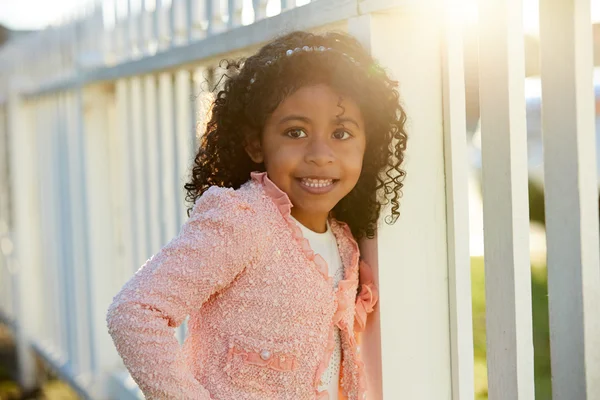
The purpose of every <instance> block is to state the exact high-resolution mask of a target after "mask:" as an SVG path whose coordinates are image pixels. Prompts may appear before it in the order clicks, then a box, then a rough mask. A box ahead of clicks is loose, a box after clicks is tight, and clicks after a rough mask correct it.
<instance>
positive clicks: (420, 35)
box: [348, 8, 452, 400]
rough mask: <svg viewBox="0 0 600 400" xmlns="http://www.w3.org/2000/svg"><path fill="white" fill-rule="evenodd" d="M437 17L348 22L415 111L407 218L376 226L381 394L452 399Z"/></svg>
mask: <svg viewBox="0 0 600 400" xmlns="http://www.w3.org/2000/svg"><path fill="white" fill-rule="evenodd" d="M440 16H441V13H437V14H436V13H431V11H430V10H419V9H418V8H412V9H406V10H403V11H402V12H397V13H393V12H390V13H385V14H384V13H381V14H373V15H370V16H369V15H366V16H363V17H360V18H357V19H351V20H350V21H349V23H348V30H349V33H351V34H353V35H356V36H357V37H358V38H359V39H360V40H361V42H362V43H363V44H365V45H366V46H367V48H370V49H371V53H372V54H373V56H374V57H375V58H377V60H379V62H380V63H381V64H382V65H384V66H385V67H386V69H388V70H389V71H390V73H391V74H392V77H393V78H394V79H397V80H399V81H400V82H401V86H400V88H401V96H402V101H403V104H405V107H406V112H407V114H408V115H409V116H410V124H409V125H408V127H407V128H408V136H409V141H408V150H407V153H406V159H405V161H406V164H405V165H404V169H405V170H406V171H407V176H406V179H405V181H404V182H405V188H404V195H403V197H402V200H401V208H400V212H401V216H400V218H399V220H398V221H397V222H396V224H395V225H391V226H390V225H387V224H385V223H383V222H382V223H381V228H380V231H379V232H378V245H377V247H378V257H377V258H378V267H377V269H378V271H379V272H378V273H379V289H380V303H379V313H380V315H381V346H382V348H381V351H382V369H383V375H382V379H383V393H382V394H383V397H382V398H383V399H436V400H442V399H450V398H451V397H452V378H451V370H450V368H449V366H450V365H451V360H450V353H451V352H450V338H449V332H450V322H449V293H448V256H447V248H446V246H447V244H446V243H447V242H446V241H447V239H446V234H447V232H446V192H445V180H444V132H443V118H442V117H443V112H442V110H443V108H442V83H443V82H442V74H441V71H442V58H441V54H442V47H441V34H442V30H441V28H442V26H443V25H442V24H443V20H441V19H440ZM390 37H393V38H394V40H389V38H390ZM406 60H410V62H406ZM424 294H426V295H424ZM368 384H369V387H370V388H371V389H370V390H373V391H374V392H372V396H373V398H374V399H379V398H381V397H380V396H379V395H380V394H379V393H377V387H376V386H375V385H374V384H373V380H372V378H370V379H369V382H368Z"/></svg>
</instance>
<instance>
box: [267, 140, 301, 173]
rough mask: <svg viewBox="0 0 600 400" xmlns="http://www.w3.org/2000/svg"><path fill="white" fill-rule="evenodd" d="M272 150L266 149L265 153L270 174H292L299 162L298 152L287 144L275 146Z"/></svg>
mask: <svg viewBox="0 0 600 400" xmlns="http://www.w3.org/2000/svg"><path fill="white" fill-rule="evenodd" d="M271 150H272V151H266V152H265V153H264V156H265V165H266V166H267V169H268V170H269V172H270V175H273V176H275V175H287V174H290V173H291V172H292V171H293V170H294V167H295V165H296V164H297V160H298V157H299V156H298V152H297V151H294V150H293V149H292V148H289V147H286V146H279V147H278V148H273V149H271ZM300 158H301V155H300Z"/></svg>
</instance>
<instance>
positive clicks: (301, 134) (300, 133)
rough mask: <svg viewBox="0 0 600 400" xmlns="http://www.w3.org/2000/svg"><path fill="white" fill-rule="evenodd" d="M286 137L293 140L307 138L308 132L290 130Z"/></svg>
mask: <svg viewBox="0 0 600 400" xmlns="http://www.w3.org/2000/svg"><path fill="white" fill-rule="evenodd" d="M286 135H288V136H289V137H291V138H292V139H301V138H305V137H306V132H304V130H303V129H290V130H289V131H287V132H286Z"/></svg>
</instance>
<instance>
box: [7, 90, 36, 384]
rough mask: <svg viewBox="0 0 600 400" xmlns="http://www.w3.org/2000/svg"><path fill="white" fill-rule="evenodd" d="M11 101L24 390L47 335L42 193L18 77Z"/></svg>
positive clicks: (18, 340)
mask: <svg viewBox="0 0 600 400" xmlns="http://www.w3.org/2000/svg"><path fill="white" fill-rule="evenodd" d="M10 86H11V87H9V92H8V102H7V115H6V117H7V121H6V122H7V127H8V132H7V133H8V137H9V146H10V147H9V150H8V151H9V153H10V177H9V179H10V185H11V187H12V191H11V196H12V199H11V204H12V212H13V218H14V220H13V227H12V237H13V240H14V253H13V255H12V256H11V259H10V262H11V265H12V270H13V273H14V274H15V277H14V278H15V279H13V280H12V283H14V284H15V286H13V287H12V288H11V290H12V292H13V306H14V308H13V310H14V315H13V316H12V317H14V318H15V322H16V324H15V341H16V346H17V358H18V368H19V371H18V380H19V384H20V385H21V386H22V388H23V389H25V390H31V389H33V388H35V387H36V385H37V382H36V365H35V359H34V356H33V353H32V350H31V347H30V341H31V340H33V339H34V338H36V337H39V336H40V333H41V332H42V331H43V312H42V309H41V308H40V307H41V305H42V304H43V302H42V290H43V288H42V286H41V284H42V281H41V280H40V279H38V278H37V277H39V276H41V272H42V269H41V260H40V258H39V255H40V247H41V236H40V233H39V229H38V226H39V220H40V193H39V190H38V186H39V185H38V184H39V182H38V180H37V178H36V173H35V172H36V171H37V164H36V160H37V157H36V156H37V143H36V141H35V140H34V134H33V130H32V129H31V125H30V123H31V118H29V116H28V115H27V109H26V105H25V103H24V101H23V98H22V97H21V95H20V93H19V82H18V78H17V79H16V81H15V82H13V85H10Z"/></svg>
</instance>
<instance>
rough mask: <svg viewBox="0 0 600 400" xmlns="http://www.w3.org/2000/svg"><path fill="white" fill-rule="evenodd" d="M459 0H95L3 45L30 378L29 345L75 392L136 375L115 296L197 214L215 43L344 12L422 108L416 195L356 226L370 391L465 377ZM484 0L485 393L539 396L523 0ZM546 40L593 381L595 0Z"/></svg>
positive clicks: (255, 42) (9, 305)
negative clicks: (114, 336) (367, 290)
mask: <svg viewBox="0 0 600 400" xmlns="http://www.w3.org/2000/svg"><path fill="white" fill-rule="evenodd" d="M461 7H463V4H462V2H461V1H460V0H445V1H443V0H427V1H426V0H316V1H313V2H307V4H295V2H294V1H293V0H287V1H286V0H268V1H267V0H253V1H250V0H248V1H246V0H243V1H242V0H228V1H222V0H207V1H200V0H171V1H169V2H167V1H165V0H163V1H161V0H155V1H150V0H145V1H144V0H137V1H134V0H129V1H125V0H119V1H117V0H112V1H100V2H96V3H93V4H90V5H89V6H86V7H84V9H83V10H82V11H81V12H79V13H77V14H76V15H72V16H70V17H69V18H65V20H64V21H62V22H61V23H59V24H57V25H56V26H53V27H50V28H48V29H46V30H44V31H43V32H41V33H38V34H35V35H32V36H28V37H25V38H22V39H21V40H18V41H14V42H11V43H9V44H8V45H7V46H5V47H4V48H2V49H0V154H1V156H0V161H1V162H0V188H1V189H0V240H1V241H0V248H1V250H2V257H0V279H1V285H2V286H1V292H0V315H1V316H2V318H3V320H4V322H5V323H8V324H10V326H11V327H12V328H13V330H14V332H15V335H16V338H17V341H18V350H19V357H20V364H21V382H22V383H23V385H25V386H33V385H34V384H35V382H34V380H35V373H34V370H35V366H34V357H33V354H35V355H37V356H39V357H42V358H43V359H44V360H45V361H46V363H47V364H48V365H49V366H50V367H51V368H53V369H54V370H55V371H57V372H58V373H59V374H60V375H61V376H62V378H63V379H65V380H67V381H68V382H69V383H70V384H71V385H72V386H73V387H74V388H76V389H77V390H78V391H79V393H80V394H81V395H82V397H85V398H93V399H127V398H136V397H138V396H139V393H138V392H137V390H136V387H135V384H134V383H133V381H132V380H131V379H130V378H129V377H128V374H127V373H126V371H125V370H124V368H123V366H122V363H121V361H120V359H119V357H118V355H117V354H116V351H115V350H114V348H113V345H112V342H111V339H110V337H109V335H108V333H107V330H106V326H105V315H106V310H107V307H108V305H109V304H110V302H111V300H112V296H113V295H114V294H116V292H117V291H118V290H119V289H120V287H121V285H122V284H123V283H124V282H125V281H126V280H127V279H128V278H129V277H130V276H131V275H132V274H133V272H135V270H136V269H137V268H138V267H139V266H140V265H142V264H143V262H144V261H145V260H146V259H147V258H149V257H150V256H151V255H152V254H154V253H155V252H156V251H157V250H158V249H159V248H160V247H161V246H162V245H164V244H165V243H166V242H167V241H168V240H169V239H170V238H172V237H173V236H174V235H175V234H176V233H177V231H178V229H179V226H180V225H181V224H182V223H183V221H184V220H185V218H186V214H185V205H184V202H183V190H182V185H183V182H184V178H185V174H186V171H187V168H188V167H189V164H190V161H191V157H192V155H193V154H194V151H195V146H196V144H197V138H196V137H195V136H194V134H193V132H194V131H195V127H196V126H199V127H200V128H201V126H202V123H203V120H204V116H205V112H206V110H205V107H206V105H207V104H209V102H210V96H211V95H210V94H209V93H208V92H207V91H206V90H204V91H203V90H202V89H206V88H207V87H208V86H207V85H206V83H203V82H205V81H206V80H207V81H208V82H209V83H212V84H214V83H215V82H216V77H218V76H219V69H218V61H219V60H220V59H221V58H225V57H237V56H240V55H246V54H250V53H251V52H252V51H254V50H256V49H257V48H258V47H259V46H260V45H261V44H263V43H264V42H266V41H268V40H269V39H271V38H272V37H274V35H276V34H279V33H281V32H283V31H290V30H292V29H306V30H315V31H322V30H330V29H336V30H341V31H347V32H349V33H351V34H353V35H355V36H356V37H358V38H359V39H360V40H361V41H362V42H363V43H364V44H365V45H366V46H367V47H368V48H369V49H370V51H371V52H372V54H373V55H374V56H375V57H376V58H377V59H378V60H379V61H380V62H381V63H382V64H383V65H385V66H386V67H387V68H388V70H389V71H390V73H391V74H392V75H393V76H394V77H395V78H396V79H398V80H399V81H400V82H401V88H400V89H401V94H402V98H403V102H404V104H405V106H406V110H407V113H408V115H409V119H410V121H409V137H410V139H409V146H408V152H407V157H406V160H407V161H406V166H405V168H406V170H407V172H408V175H407V178H406V180H405V185H406V186H405V191H404V197H403V200H402V208H401V211H402V216H401V218H400V220H399V222H398V223H397V224H395V225H393V226H387V225H383V227H382V229H381V230H380V232H379V236H378V238H377V241H376V242H374V241H371V242H365V243H363V244H362V247H363V252H364V255H365V257H366V258H367V260H370V261H371V263H372V264H374V265H376V266H377V270H378V281H379V287H380V293H381V299H380V300H381V301H380V305H379V309H378V311H377V312H376V313H375V314H374V321H375V328H374V329H373V331H372V332H368V334H369V335H370V339H371V340H369V342H368V344H367V347H366V348H365V351H374V352H376V353H377V354H380V355H381V365H380V366H375V367H373V366H371V370H375V371H376V370H377V369H378V368H380V371H379V372H380V374H381V376H382V380H381V382H378V381H372V379H370V387H371V391H372V398H373V399H377V398H382V397H383V398H385V399H390V400H395V399H426V400H441V399H454V400H465V399H473V397H474V395H473V342H472V319H471V286H470V274H469V273H470V268H469V239H468V238H469V232H468V199H467V192H468V188H467V175H468V164H467V163H468V160H467V147H466V135H465V130H466V128H465V99H464V97H465V93H464V65H463V46H462V29H461V26H460V24H459V22H458V19H457V18H456V12H457V10H460V8H461ZM479 8H480V12H479V19H480V35H481V39H480V76H481V92H480V106H481V117H482V121H481V123H482V155H483V190H484V192H483V205H484V226H485V238H484V240H485V263H486V299H487V356H488V378H489V397H490V399H495V400H507V399H510V400H513V399H514V400H526V399H533V398H534V379H533V344H532V317H531V284H530V270H529V268H530V266H529V245H528V240H529V239H528V232H529V223H528V221H529V218H528V205H527V152H526V147H527V143H526V134H525V130H526V129H525V102H524V76H525V72H524V51H523V35H522V30H521V26H522V3H521V1H520V0H481V1H480V2H479ZM541 41H542V42H541V43H542V86H543V130H544V135H543V140H544V159H545V160H547V161H546V162H545V165H544V180H545V190H546V220H547V248H548V280H549V304H550V306H549V307H550V329H551V355H552V375H553V393H554V399H555V400H558V399H560V400H563V399H564V400H579V399H581V400H584V399H585V400H593V399H598V398H600V397H599V396H600V395H599V393H600V312H599V310H600V261H599V254H600V249H599V233H598V231H599V226H598V203H597V202H598V185H597V176H596V154H595V148H596V144H595V140H596V138H595V126H594V124H595V123H594V113H595V110H594V94H593V90H592V67H593V57H592V55H593V54H592V32H591V24H590V0H565V1H562V2H556V1H552V0H541ZM202 85H205V86H204V87H203V86H202ZM198 93H200V96H198V97H194V96H195V95H196V94H198ZM198 131H201V129H199V130H198ZM183 330H184V328H181V329H180V332H179V333H178V334H179V337H180V338H181V337H182V336H183V335H184V332H183ZM376 374H377V371H376V372H375V374H374V375H376Z"/></svg>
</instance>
